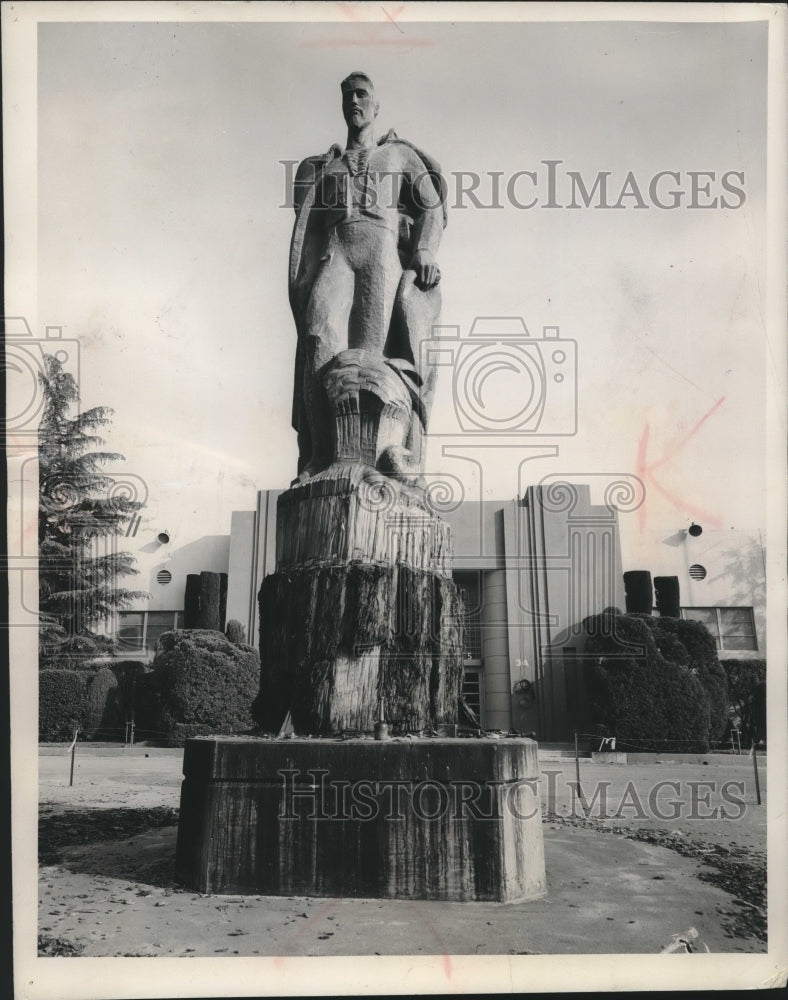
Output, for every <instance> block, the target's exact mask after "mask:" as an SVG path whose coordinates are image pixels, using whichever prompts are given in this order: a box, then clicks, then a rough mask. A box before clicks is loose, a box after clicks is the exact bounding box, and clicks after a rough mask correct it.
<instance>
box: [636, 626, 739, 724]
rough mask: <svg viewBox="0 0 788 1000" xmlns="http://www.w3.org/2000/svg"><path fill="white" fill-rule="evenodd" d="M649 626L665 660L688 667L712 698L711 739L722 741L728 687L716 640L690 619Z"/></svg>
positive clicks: (725, 720) (710, 712)
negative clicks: (718, 656) (718, 655)
mask: <svg viewBox="0 0 788 1000" xmlns="http://www.w3.org/2000/svg"><path fill="white" fill-rule="evenodd" d="M648 624H649V626H650V627H651V629H652V631H653V632H654V637H655V639H656V643H657V648H658V649H659V650H660V652H661V653H662V655H663V656H664V657H665V659H668V660H673V661H674V662H675V663H678V664H679V665H680V666H683V667H686V668H687V669H688V670H689V672H690V673H691V674H692V675H693V676H694V677H697V679H698V680H699V681H700V683H701V684H702V685H703V688H704V690H705V691H706V694H707V695H708V698H709V720H710V727H709V739H710V740H712V741H714V742H717V741H719V740H721V739H722V738H723V735H724V733H725V727H726V725H727V723H728V714H729V708H728V706H729V702H728V685H727V682H726V679H725V670H724V669H723V667H722V664H721V663H720V661H719V659H718V658H717V644H716V642H715V641H714V636H713V635H712V634H711V632H709V630H708V629H707V628H706V626H705V625H704V624H703V622H697V621H692V620H691V619H684V618H667V617H665V618H651V619H650V620H649V622H648Z"/></svg>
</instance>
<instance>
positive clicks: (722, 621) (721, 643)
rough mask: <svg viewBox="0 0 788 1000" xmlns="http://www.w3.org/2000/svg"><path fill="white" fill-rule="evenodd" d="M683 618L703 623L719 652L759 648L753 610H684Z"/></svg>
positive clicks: (682, 611) (682, 610)
mask: <svg viewBox="0 0 788 1000" xmlns="http://www.w3.org/2000/svg"><path fill="white" fill-rule="evenodd" d="M681 617H682V618H689V619H691V620H692V621H696V622H703V624H704V625H705V626H706V628H707V629H708V630H709V632H711V634H712V635H713V636H714V641H715V642H716V643H717V649H719V650H728V651H735V650H743V649H757V648H758V640H757V638H756V635H755V620H754V618H753V613H752V608H682V609H681Z"/></svg>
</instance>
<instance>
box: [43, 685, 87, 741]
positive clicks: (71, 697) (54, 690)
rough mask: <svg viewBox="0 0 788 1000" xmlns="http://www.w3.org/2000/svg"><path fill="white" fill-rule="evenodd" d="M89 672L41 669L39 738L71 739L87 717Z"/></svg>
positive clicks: (46, 739) (47, 739)
mask: <svg viewBox="0 0 788 1000" xmlns="http://www.w3.org/2000/svg"><path fill="white" fill-rule="evenodd" d="M89 680H90V678H89V676H88V674H86V673H84V672H83V671H77V670H42V671H40V672H39V675H38V738H39V740H41V741H43V742H54V741H60V740H70V739H71V738H72V737H73V735H74V727H75V726H80V727H81V726H83V724H84V719H85V708H86V695H87V688H88V681H89Z"/></svg>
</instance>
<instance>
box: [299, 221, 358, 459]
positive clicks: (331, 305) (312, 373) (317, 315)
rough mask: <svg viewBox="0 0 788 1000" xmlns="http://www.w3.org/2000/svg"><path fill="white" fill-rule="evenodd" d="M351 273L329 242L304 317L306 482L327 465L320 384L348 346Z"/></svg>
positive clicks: (328, 451)
mask: <svg viewBox="0 0 788 1000" xmlns="http://www.w3.org/2000/svg"><path fill="white" fill-rule="evenodd" d="M354 283H355V278H354V274H353V270H352V268H351V267H350V265H349V264H348V262H347V260H346V259H345V256H344V254H343V253H342V251H341V248H337V247H336V245H334V241H333V240H332V241H330V243H329V252H328V253H327V254H326V257H325V258H324V260H323V262H322V264H321V268H320V271H319V273H318V276H317V278H316V279H315V283H314V285H313V287H312V293H311V295H310V297H309V305H308V307H307V315H306V339H305V348H306V363H305V364H304V403H305V410H306V418H307V423H308V426H309V436H310V438H311V447H312V454H311V457H310V459H309V461H308V462H307V464H306V465H305V466H304V468H303V469H302V470H301V471H300V473H299V477H298V478H299V479H308V478H309V477H310V476H313V475H314V474H315V473H316V472H319V471H320V470H321V469H324V468H326V466H327V465H328V464H329V463H330V456H331V442H330V440H329V439H328V436H327V435H328V433H329V428H330V427H331V421H330V419H329V413H328V401H327V399H326V395H325V390H324V388H323V382H322V371H323V369H324V368H325V366H326V365H327V364H328V363H329V362H330V361H332V360H333V359H334V358H335V357H336V356H337V354H339V353H340V352H341V351H344V350H346V349H347V347H348V325H349V322H350V311H351V308H352V305H353V286H354Z"/></svg>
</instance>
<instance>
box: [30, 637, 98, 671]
mask: <svg viewBox="0 0 788 1000" xmlns="http://www.w3.org/2000/svg"><path fill="white" fill-rule="evenodd" d="M102 645H103V644H101V643H99V642H97V641H96V639H95V638H94V637H92V636H87V635H70V636H67V637H66V638H65V639H62V640H55V641H53V642H49V643H46V644H43V643H42V646H41V651H40V655H39V662H38V666H39V669H41V670H95V667H94V661H95V659H96V657H97V656H100V655H101V653H102V652H103V648H102Z"/></svg>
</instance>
